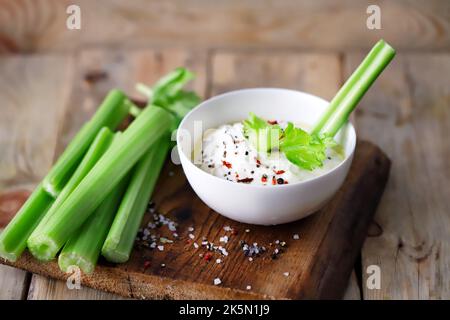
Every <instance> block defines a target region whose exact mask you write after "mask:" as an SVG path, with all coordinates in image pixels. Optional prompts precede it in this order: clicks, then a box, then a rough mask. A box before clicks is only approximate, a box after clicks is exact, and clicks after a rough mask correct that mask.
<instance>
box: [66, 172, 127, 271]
mask: <svg viewBox="0 0 450 320" xmlns="http://www.w3.org/2000/svg"><path fill="white" fill-rule="evenodd" d="M128 176H129V175H126V176H125V178H123V179H122V181H120V182H119V184H118V185H117V186H116V187H114V189H113V190H112V191H111V193H109V194H108V196H107V197H106V198H105V200H103V202H102V203H101V204H100V206H99V207H98V208H97V209H96V210H95V212H94V213H93V214H92V215H91V216H90V217H89V219H88V220H87V221H86V222H85V223H84V224H83V226H82V227H81V228H80V229H79V230H77V232H76V234H74V235H73V236H72V237H71V238H70V239H69V241H68V242H67V243H66V245H65V246H64V248H63V250H62V252H61V253H60V254H59V257H58V264H59V268H60V269H61V270H62V271H64V272H67V269H68V268H69V266H78V267H79V268H80V269H81V270H83V272H85V273H92V272H93V271H94V269H95V265H96V264H97V260H98V257H99V256H100V251H101V249H102V245H103V243H104V241H105V238H106V235H107V234H108V230H109V228H110V227H111V223H112V222H113V219H114V216H115V214H116V212H117V208H118V207H119V204H120V201H121V199H122V196H123V194H124V192H125V190H126V187H127V185H128V180H129V179H128Z"/></svg>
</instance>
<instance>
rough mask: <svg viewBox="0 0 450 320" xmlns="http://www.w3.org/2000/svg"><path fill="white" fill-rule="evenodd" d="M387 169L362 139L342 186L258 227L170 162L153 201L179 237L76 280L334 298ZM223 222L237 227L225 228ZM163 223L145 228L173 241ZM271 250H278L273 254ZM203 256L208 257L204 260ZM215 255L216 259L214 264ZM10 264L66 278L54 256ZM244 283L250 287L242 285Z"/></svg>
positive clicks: (138, 292)
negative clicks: (208, 196)
mask: <svg viewBox="0 0 450 320" xmlns="http://www.w3.org/2000/svg"><path fill="white" fill-rule="evenodd" d="M388 171H389V160H388V159H387V158H386V157H385V155H384V154H383V153H382V152H381V151H380V150H379V149H378V148H377V147H376V146H374V145H372V144H370V143H369V142H364V141H361V142H359V143H358V146H357V149H356V154H355V158H354V161H353V164H352V168H351V169H350V174H349V175H348V177H347V179H346V181H345V183H344V185H343V187H342V188H341V189H340V190H339V192H338V193H337V195H336V196H335V197H334V199H333V200H332V201H331V202H330V203H329V204H328V205H327V206H326V207H325V208H324V209H322V210H321V211H319V212H318V213H316V214H315V215H312V216H310V217H308V218H306V219H303V220H301V221H297V222H295V223H290V224H285V225H279V226H271V227H264V226H253V225H245V224H241V223H237V222H235V221H231V220H229V219H226V218H224V217H222V216H220V215H218V214H217V213H215V212H213V211H212V210H211V209H209V208H208V207H207V206H206V205H204V204H203V203H202V202H201V200H200V199H198V198H197V197H196V196H195V194H194V193H193V191H192V190H191V189H190V188H189V186H188V184H187V181H186V178H185V177H184V174H183V173H182V169H181V168H180V167H179V166H175V165H173V164H171V163H168V164H167V165H166V168H165V170H164V171H163V172H162V174H161V176H162V177H163V178H162V179H160V181H159V183H158V186H157V188H156V190H157V192H156V194H155V196H154V198H153V200H154V202H155V204H156V206H155V210H156V213H162V214H164V215H165V216H166V217H167V218H170V219H172V220H174V221H176V222H177V223H178V224H179V226H178V231H177V233H178V234H179V240H176V239H175V241H174V242H173V243H171V244H165V245H164V247H163V249H159V248H158V249H153V250H151V249H149V248H147V247H143V246H139V245H138V246H135V248H134V251H133V252H132V256H131V258H130V260H129V261H128V262H127V263H125V264H117V265H115V264H111V263H105V262H104V261H100V263H99V265H98V266H97V269H96V271H95V272H94V273H93V274H92V275H89V276H87V275H83V276H82V283H83V284H84V285H86V286H90V287H93V288H96V289H102V290H106V291H109V292H114V293H117V294H120V295H124V296H127V297H131V298H146V299H149V298H157V299H160V298H173V299H180V298H191V299H230V298H234V299H242V298H246V299H255V298H257V299H262V298H266V299H267V298H272V299H273V298H278V299H299V298H300V299H301V298H305V299H318V298H328V299H336V298H340V297H342V296H343V294H344V292H345V289H346V285H347V282H348V278H349V277H350V275H351V271H352V268H353V264H354V261H355V258H356V256H357V255H358V254H359V250H360V246H361V245H362V242H363V240H364V238H365V235H366V232H367V228H368V226H369V222H370V221H371V219H372V216H373V214H374V211H375V208H376V205H377V203H378V200H379V197H380V196H381V193H382V191H383V189H384V184H385V182H386V180H387V175H388ZM170 172H172V173H173V174H172V175H171V174H170ZM350 199H351V201H350ZM152 217H153V214H148V215H146V217H145V218H144V223H143V226H146V225H147V223H148V222H152V221H153V218H152ZM226 226H230V227H231V228H232V229H233V230H235V231H236V232H232V231H227V230H225V227H226ZM191 227H192V229H191ZM166 229H167V227H161V228H157V229H154V230H151V231H150V232H152V233H153V234H155V235H156V234H157V235H158V236H157V239H158V238H159V237H160V236H164V237H166V238H170V239H173V236H171V233H170V232H169V231H168V230H166ZM246 229H248V230H249V232H246V231H245V230H246ZM296 233H298V234H299V235H301V238H300V239H299V240H295V239H292V237H293V235H294V234H296ZM189 234H193V235H194V239H191V238H190V237H188V235H189ZM224 235H227V236H228V237H229V241H228V242H227V244H224V243H220V242H219V238H220V237H222V236H224ZM203 239H207V240H208V241H210V242H213V243H216V244H221V245H222V246H223V247H224V248H226V251H227V252H228V254H226V255H223V254H220V253H218V252H211V251H207V250H206V249H205V248H204V247H203V246H201V245H200V244H201V242H202V241H203ZM277 239H278V240H280V241H281V242H284V241H285V242H286V246H283V244H280V245H277V244H276V240H277ZM241 240H243V241H245V242H247V243H249V244H252V243H255V242H256V243H258V244H259V245H261V246H265V247H266V248H268V252H267V253H264V254H262V255H261V256H259V257H254V258H253V261H250V260H249V259H248V257H247V256H246V255H244V253H243V252H242V249H241V245H240V241H241ZM194 243H197V244H199V247H195V245H194ZM270 243H272V245H271V244H270ZM275 248H279V249H282V250H283V253H282V254H281V255H279V256H278V257H277V259H272V258H271V252H273V250H274V249H275ZM199 254H202V255H203V256H199ZM208 254H211V255H212V256H211V259H206V258H205V257H206V256H207V255H208ZM217 258H220V259H221V263H217V262H216V259H217ZM14 266H17V267H19V268H23V269H26V270H28V271H31V272H33V273H39V274H41V275H45V276H50V277H53V278H56V279H60V280H62V279H66V278H67V277H68V275H66V274H64V273H62V272H61V271H60V270H59V267H58V266H57V264H56V262H50V263H40V262H38V261H36V259H34V258H32V257H31V256H30V254H29V253H28V252H26V253H25V254H24V255H22V257H21V258H20V259H19V260H18V261H17V262H16V263H14ZM217 278H219V279H220V280H221V281H222V283H221V284H220V286H215V285H213V280H214V279H217ZM49 285H51V284H49ZM248 285H250V286H251V289H250V290H248V289H246V287H247V286H248ZM47 286H48V285H47Z"/></svg>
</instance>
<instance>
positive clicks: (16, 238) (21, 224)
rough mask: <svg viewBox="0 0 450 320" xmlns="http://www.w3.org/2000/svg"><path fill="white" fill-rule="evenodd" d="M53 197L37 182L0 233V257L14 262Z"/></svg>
mask: <svg viewBox="0 0 450 320" xmlns="http://www.w3.org/2000/svg"><path fill="white" fill-rule="evenodd" d="M53 201H54V199H53V197H52V196H50V195H49V194H48V193H47V192H46V191H45V190H44V188H43V187H42V185H41V184H39V185H38V186H37V187H36V189H35V190H34V192H33V193H32V194H31V195H30V197H29V198H28V200H27V201H26V202H25V204H24V205H23V206H22V208H20V210H19V212H17V214H16V215H15V217H14V218H13V219H12V220H11V222H10V223H9V224H8V225H7V226H6V228H5V229H4V230H3V232H1V233H0V257H2V258H4V259H6V260H9V261H12V262H15V261H16V260H17V258H19V257H20V255H21V254H22V252H23V250H25V247H26V244H27V239H28V237H29V236H30V234H31V232H33V230H34V228H35V227H36V226H37V224H38V223H39V221H40V220H41V219H42V217H43V216H44V215H45V213H46V212H47V210H48V208H49V207H50V206H51V204H52V203H53Z"/></svg>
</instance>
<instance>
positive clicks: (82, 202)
mask: <svg viewBox="0 0 450 320" xmlns="http://www.w3.org/2000/svg"><path fill="white" fill-rule="evenodd" d="M174 121H175V120H174V117H173V116H172V115H171V114H170V113H169V112H167V111H165V110H163V109H161V108H146V109H144V110H143V111H142V112H141V114H140V115H139V117H137V118H136V119H135V120H134V121H133V122H132V123H131V124H130V126H129V127H128V128H127V129H126V130H125V131H124V132H123V134H122V136H121V137H120V138H119V139H118V142H117V144H114V145H113V146H112V147H111V148H109V149H108V150H107V151H106V153H105V154H104V155H103V156H102V157H101V158H100V160H99V161H98V162H97V163H96V164H95V166H94V167H93V168H92V170H91V171H89V173H88V174H87V175H86V177H84V179H83V180H82V181H81V182H80V184H79V185H78V186H77V187H76V188H75V190H74V191H73V192H72V193H71V194H70V195H69V197H68V198H67V199H66V200H65V201H64V202H63V204H62V205H61V207H60V208H59V210H57V212H55V214H54V215H52V216H51V217H50V219H49V221H47V223H46V225H45V226H43V228H42V230H41V232H40V233H39V236H37V237H33V238H30V239H29V241H28V245H29V247H32V248H33V250H34V251H35V252H39V255H41V256H45V257H48V259H52V258H54V257H55V256H56V253H57V252H58V251H59V250H60V249H61V248H62V246H63V245H64V244H65V243H66V241H67V240H68V239H69V238H70V237H71V236H72V235H73V234H74V232H75V231H76V230H77V229H78V228H80V227H81V225H82V224H83V223H84V222H85V221H86V220H87V219H88V218H89V216H90V215H91V214H92V212H93V211H94V210H95V209H96V208H97V207H98V206H99V205H100V203H101V202H102V201H103V200H104V199H105V197H106V196H107V195H108V194H109V193H110V192H111V191H112V189H113V188H114V187H115V186H116V185H117V184H118V183H119V181H120V180H121V179H122V178H123V177H124V176H125V175H126V174H127V172H128V171H129V170H130V169H131V168H132V167H133V166H134V165H135V164H136V162H137V161H138V160H139V159H140V158H141V157H142V155H143V154H144V153H145V152H146V151H147V150H149V148H150V147H151V146H152V145H154V143H155V142H156V141H158V139H159V138H161V137H162V136H163V135H166V134H167V131H168V128H170V127H171V126H172V124H173V122H174Z"/></svg>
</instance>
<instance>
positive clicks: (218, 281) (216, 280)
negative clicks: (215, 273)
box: [214, 278, 222, 286]
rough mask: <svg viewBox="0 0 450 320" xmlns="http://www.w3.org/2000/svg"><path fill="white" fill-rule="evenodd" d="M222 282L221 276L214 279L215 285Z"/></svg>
mask: <svg viewBox="0 0 450 320" xmlns="http://www.w3.org/2000/svg"><path fill="white" fill-rule="evenodd" d="M221 283H222V280H220V279H219V278H215V279H214V285H215V286H218V285H219V284H221Z"/></svg>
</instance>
